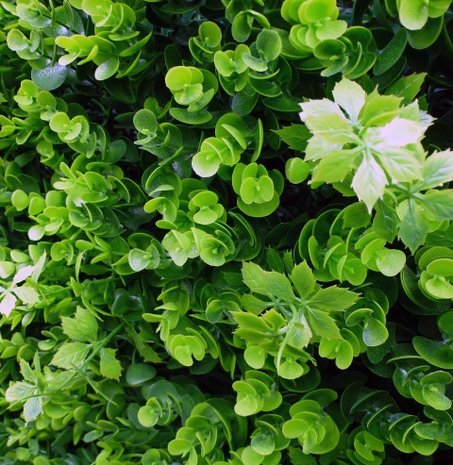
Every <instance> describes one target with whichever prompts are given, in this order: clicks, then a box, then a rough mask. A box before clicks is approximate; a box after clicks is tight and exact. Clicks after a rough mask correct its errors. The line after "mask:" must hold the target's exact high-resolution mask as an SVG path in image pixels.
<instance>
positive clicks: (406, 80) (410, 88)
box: [385, 73, 426, 105]
mask: <svg viewBox="0 0 453 465" xmlns="http://www.w3.org/2000/svg"><path fill="white" fill-rule="evenodd" d="M425 77H426V73H417V74H411V75H409V76H403V77H401V78H399V79H398V80H397V81H396V82H394V83H393V84H392V85H391V86H389V87H388V88H387V89H386V91H385V93H386V94H388V95H396V96H398V97H402V98H403V103H404V104H406V105H408V104H409V103H412V102H413V100H414V99H415V97H416V96H417V94H418V93H419V92H420V89H421V87H422V85H423V82H424V80H425Z"/></svg>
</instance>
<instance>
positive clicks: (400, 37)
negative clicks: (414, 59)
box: [374, 28, 407, 93]
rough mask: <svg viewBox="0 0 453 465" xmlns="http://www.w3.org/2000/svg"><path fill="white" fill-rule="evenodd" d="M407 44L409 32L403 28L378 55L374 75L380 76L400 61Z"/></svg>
mask: <svg viewBox="0 0 453 465" xmlns="http://www.w3.org/2000/svg"><path fill="white" fill-rule="evenodd" d="M406 44H407V32H406V30H405V29H403V28H401V29H400V30H399V31H397V32H396V34H395V35H394V36H393V37H392V39H391V40H390V41H389V42H388V43H387V45H386V46H385V47H384V48H383V50H382V51H381V53H380V54H379V55H378V57H377V60H376V63H375V65H374V74H375V75H376V76H379V75H381V74H383V73H385V72H386V71H388V70H389V69H390V68H391V67H392V66H393V65H394V64H395V63H396V62H397V61H398V60H399V59H400V57H401V55H402V54H403V52H404V49H405V48H406ZM389 93H390V92H389ZM391 93H393V92H391Z"/></svg>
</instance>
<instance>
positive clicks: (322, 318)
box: [307, 309, 340, 339]
mask: <svg viewBox="0 0 453 465" xmlns="http://www.w3.org/2000/svg"><path fill="white" fill-rule="evenodd" d="M307 320H308V323H309V324H310V328H311V329H312V330H313V333H314V334H316V335H317V336H320V337H325V338H327V339H338V338H339V337H340V331H339V329H338V326H337V323H336V322H335V320H334V319H333V318H332V317H331V316H330V315H329V314H328V313H327V312H325V311H323V310H315V309H309V310H308V311H307Z"/></svg>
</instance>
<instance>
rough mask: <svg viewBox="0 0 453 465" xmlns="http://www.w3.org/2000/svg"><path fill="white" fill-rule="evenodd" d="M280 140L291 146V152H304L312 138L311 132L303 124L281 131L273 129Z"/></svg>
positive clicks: (287, 127) (293, 125)
mask: <svg viewBox="0 0 453 465" xmlns="http://www.w3.org/2000/svg"><path fill="white" fill-rule="evenodd" d="M272 132H275V133H276V134H278V135H279V136H280V139H281V140H282V141H283V142H284V143H285V144H286V145H288V146H289V148H290V149H291V150H294V151H296V152H303V151H304V150H305V147H306V146H307V140H308V139H309V138H310V131H309V130H308V129H307V127H306V126H304V125H303V124H291V125H290V126H285V127H283V128H281V129H273V130H272Z"/></svg>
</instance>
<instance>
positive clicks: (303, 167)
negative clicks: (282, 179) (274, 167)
mask: <svg viewBox="0 0 453 465" xmlns="http://www.w3.org/2000/svg"><path fill="white" fill-rule="evenodd" d="M310 171H311V170H310V165H309V164H308V163H307V162H305V161H304V160H302V158H299V157H295V158H290V159H289V160H287V162H286V165H285V174H286V177H287V178H288V181H289V182H290V183H292V184H300V183H301V182H303V181H305V179H307V177H308V175H309V174H310Z"/></svg>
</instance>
